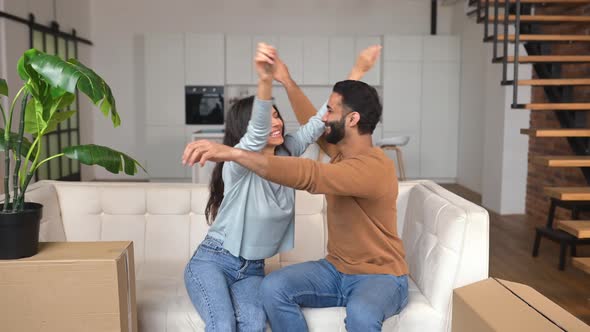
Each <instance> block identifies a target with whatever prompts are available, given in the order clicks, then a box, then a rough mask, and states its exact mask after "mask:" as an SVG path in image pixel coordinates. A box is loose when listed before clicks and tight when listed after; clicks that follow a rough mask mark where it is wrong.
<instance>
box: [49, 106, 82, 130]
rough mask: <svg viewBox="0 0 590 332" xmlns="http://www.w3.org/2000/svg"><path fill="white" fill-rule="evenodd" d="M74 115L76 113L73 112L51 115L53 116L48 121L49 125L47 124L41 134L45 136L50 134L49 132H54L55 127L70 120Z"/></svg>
mask: <svg viewBox="0 0 590 332" xmlns="http://www.w3.org/2000/svg"><path fill="white" fill-rule="evenodd" d="M74 114H76V111H73V110H72V111H62V112H55V113H54V114H53V116H52V117H51V119H50V120H49V123H48V124H47V128H45V131H44V132H43V134H47V133H50V132H52V131H54V130H56V129H57V126H58V125H59V124H60V123H62V122H64V121H65V120H67V119H69V118H71V117H72V116H73V115H74ZM62 128H63V127H62Z"/></svg>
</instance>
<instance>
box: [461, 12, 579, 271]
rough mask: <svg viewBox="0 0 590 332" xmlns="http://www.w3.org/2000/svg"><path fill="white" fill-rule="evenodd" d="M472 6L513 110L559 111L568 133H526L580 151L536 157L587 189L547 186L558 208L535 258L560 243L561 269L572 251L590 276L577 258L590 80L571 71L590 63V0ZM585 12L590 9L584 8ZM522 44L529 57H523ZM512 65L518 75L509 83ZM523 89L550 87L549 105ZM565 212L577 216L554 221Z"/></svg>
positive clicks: (538, 233)
mask: <svg viewBox="0 0 590 332" xmlns="http://www.w3.org/2000/svg"><path fill="white" fill-rule="evenodd" d="M468 6H469V10H468V13H467V14H468V15H470V16H475V17H476V19H477V22H478V23H481V24H484V37H483V41H484V42H489V43H493V54H492V62H494V63H501V64H502V81H501V82H499V84H502V85H505V86H512V89H513V98H512V105H511V106H512V108H514V109H528V110H531V111H532V112H554V113H555V115H556V117H557V119H558V121H559V124H560V128H528V129H522V130H521V134H524V135H529V136H531V137H535V138H539V139H545V138H547V139H550V138H556V137H561V138H565V139H566V140H567V142H568V144H569V145H570V147H571V148H572V151H573V153H574V154H573V155H551V156H544V155H539V156H532V162H533V163H535V164H536V165H541V167H579V168H580V169H581V171H582V174H583V175H584V178H585V183H581V184H580V186H575V187H546V188H545V190H544V193H545V195H546V196H547V197H548V198H549V199H550V203H551V204H550V207H549V211H548V215H547V222H546V225H545V226H540V227H537V228H536V230H535V242H534V244H533V256H537V255H538V254H539V246H540V242H541V239H542V238H548V239H551V240H553V241H556V242H559V244H560V252H559V264H558V267H559V269H560V270H563V269H564V268H565V261H566V255H567V252H568V249H570V252H571V255H572V257H574V259H573V260H572V262H573V265H574V266H576V267H578V268H580V269H581V270H583V271H586V272H588V273H590V257H576V256H577V250H576V249H577V246H578V245H584V244H590V221H585V220H579V219H580V218H579V214H580V212H586V211H590V128H588V125H587V118H586V114H587V111H590V97H589V96H590V94H588V93H587V96H586V100H583V97H584V96H583V94H581V93H579V92H580V89H585V88H584V87H590V77H576V76H575V75H572V70H569V71H568V70H566V69H569V68H571V67H570V66H580V65H588V64H590V47H586V52H584V46H582V47H578V46H577V45H590V35H588V34H587V31H589V30H590V16H588V15H589V14H585V13H586V12H587V13H590V0H468ZM580 6H584V9H585V8H586V7H587V8H588V9H587V10H577V9H580ZM581 12H582V13H583V14H580V13H581ZM555 31H558V33H555ZM562 31H563V33H562ZM572 31H573V32H574V33H572ZM512 45H513V46H514V47H510V46H512ZM519 45H520V46H522V47H523V48H524V49H525V50H526V53H527V54H519V53H520V50H519ZM572 50H573V51H572ZM580 53H581V54H580ZM584 53H585V54H584ZM520 64H531V65H532V67H533V70H534V73H535V77H534V78H532V79H520V78H519V77H518V73H519V71H518V66H519V65H520ZM509 66H511V67H512V68H513V77H508V68H509ZM523 86H528V87H532V88H535V89H542V91H543V93H544V96H545V100H546V101H547V102H543V103H538V102H532V101H522V100H518V89H519V87H523ZM557 207H560V208H564V209H567V210H570V211H571V215H572V216H571V220H564V221H556V220H554V219H555V210H556V208H557Z"/></svg>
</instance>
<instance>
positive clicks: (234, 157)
mask: <svg viewBox="0 0 590 332" xmlns="http://www.w3.org/2000/svg"><path fill="white" fill-rule="evenodd" d="M244 153H245V151H244V150H242V149H238V148H232V151H231V156H230V158H231V160H230V161H234V162H238V161H240V159H242V157H243V156H244Z"/></svg>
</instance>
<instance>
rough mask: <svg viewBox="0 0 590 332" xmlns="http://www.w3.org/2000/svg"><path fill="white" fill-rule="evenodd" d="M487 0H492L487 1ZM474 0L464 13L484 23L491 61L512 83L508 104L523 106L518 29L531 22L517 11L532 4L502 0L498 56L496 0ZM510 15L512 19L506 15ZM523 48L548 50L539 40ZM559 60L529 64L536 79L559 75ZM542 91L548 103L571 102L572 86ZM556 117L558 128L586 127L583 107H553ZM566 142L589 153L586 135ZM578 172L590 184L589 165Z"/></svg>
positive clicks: (530, 8) (578, 151)
mask: <svg viewBox="0 0 590 332" xmlns="http://www.w3.org/2000/svg"><path fill="white" fill-rule="evenodd" d="M490 1H493V3H491V4H490ZM475 3H476V9H475V10H473V11H468V15H471V14H475V15H476V18H477V22H478V23H482V24H484V38H483V40H484V41H485V42H490V41H492V42H493V43H494V44H493V58H492V61H493V62H494V63H502V82H501V84H502V85H504V86H509V85H511V86H512V89H513V90H512V105H511V106H512V107H513V108H523V107H524V105H521V104H519V102H518V89H519V82H518V80H519V64H520V58H521V54H520V49H519V48H520V43H521V32H523V31H526V32H530V31H532V30H533V29H534V28H533V25H534V24H533V23H530V22H527V23H526V24H523V22H522V21H521V15H522V14H523V13H524V14H525V15H526V14H530V13H531V12H532V11H533V10H534V6H535V5H534V4H529V3H527V4H522V3H521V1H520V0H516V1H510V0H505V1H504V6H503V9H504V12H503V21H502V25H503V38H502V56H501V57H499V56H498V50H499V46H500V38H499V25H500V19H499V15H500V13H499V11H500V10H499V9H500V1H499V0H470V1H469V5H470V6H473V5H474V4H475ZM491 6H493V11H494V16H493V20H490V15H489V11H490V7H491ZM510 16H513V19H512V20H511V19H510ZM490 25H492V29H493V35H489V28H490ZM510 26H514V37H513V38H514V40H513V47H514V49H513V51H512V56H513V58H512V60H513V64H512V68H513V71H514V72H513V75H512V78H511V79H510V78H509V77H508V65H509V53H510V52H509V48H510V47H509V46H510V43H511V40H510V36H509V30H510ZM523 46H524V49H525V50H526V51H527V54H528V55H530V56H534V55H548V54H550V52H551V51H550V47H548V46H547V45H546V44H539V43H524V44H523ZM561 66H562V65H561V64H560V63H533V64H532V67H533V70H534V71H535V73H536V75H537V77H538V78H539V79H550V78H559V77H560V76H561V73H562V70H561ZM542 88H543V91H544V93H545V96H546V98H547V101H548V102H550V103H567V102H574V101H575V100H574V95H573V87H572V86H543V87H542ZM554 113H555V115H556V118H557V120H558V122H559V124H560V126H561V127H562V128H586V127H587V112H585V111H563V110H556V111H554ZM567 142H568V144H569V146H570V147H571V149H572V151H573V153H574V154H576V155H590V138H588V137H568V138H567ZM580 169H581V170H582V174H583V175H584V178H585V179H586V182H587V183H588V184H590V167H580Z"/></svg>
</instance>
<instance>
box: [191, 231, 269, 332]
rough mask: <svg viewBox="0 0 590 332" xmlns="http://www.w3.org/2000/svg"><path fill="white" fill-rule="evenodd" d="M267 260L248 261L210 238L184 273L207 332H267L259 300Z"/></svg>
mask: <svg viewBox="0 0 590 332" xmlns="http://www.w3.org/2000/svg"><path fill="white" fill-rule="evenodd" d="M262 278H264V260H262V259H261V260H246V259H244V258H242V257H236V256H234V255H232V254H230V253H229V251H227V250H226V249H224V248H223V243H222V242H221V241H220V240H217V239H215V238H213V237H210V236H207V237H205V240H203V242H201V244H200V245H199V248H197V250H196V251H195V254H194V255H193V257H192V258H191V260H190V262H189V263H188V265H187V266H186V269H185V271H184V282H185V285H186V289H187V291H188V294H189V296H190V298H191V301H192V302H193V305H194V306H195V308H196V309H197V312H198V313H199V315H200V316H201V318H202V319H203V321H205V325H206V327H205V331H211V332H213V331H219V332H230V331H232V332H233V331H244V332H246V331H248V332H249V331H256V332H258V331H264V329H265V328H266V315H265V314H264V309H263V307H262V301H261V299H260V293H259V289H260V283H261V282H262Z"/></svg>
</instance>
